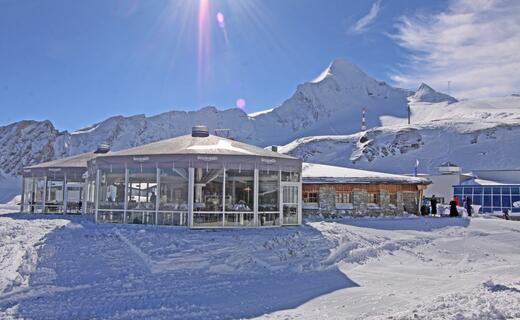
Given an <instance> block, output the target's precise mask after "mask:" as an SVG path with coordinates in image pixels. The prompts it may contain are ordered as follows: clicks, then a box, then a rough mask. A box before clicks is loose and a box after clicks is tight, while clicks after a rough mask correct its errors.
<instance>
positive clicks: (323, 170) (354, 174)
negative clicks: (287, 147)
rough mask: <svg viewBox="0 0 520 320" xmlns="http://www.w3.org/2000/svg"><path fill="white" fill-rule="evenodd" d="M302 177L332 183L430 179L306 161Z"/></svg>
mask: <svg viewBox="0 0 520 320" xmlns="http://www.w3.org/2000/svg"><path fill="white" fill-rule="evenodd" d="M302 177H303V180H304V181H305V182H308V183H312V182H330V183H353V182H355V183H371V182H400V183H427V182H428V179H425V178H418V177H410V176H404V175H397V174H389V173H383V172H377V171H368V170H359V169H352V168H347V167H338V166H329V165H323V164H317V163H308V162H304V163H303V165H302Z"/></svg>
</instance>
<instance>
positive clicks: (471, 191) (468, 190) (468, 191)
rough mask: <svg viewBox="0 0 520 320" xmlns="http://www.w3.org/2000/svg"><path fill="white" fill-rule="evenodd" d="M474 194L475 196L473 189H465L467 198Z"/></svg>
mask: <svg viewBox="0 0 520 320" xmlns="http://www.w3.org/2000/svg"><path fill="white" fill-rule="evenodd" d="M472 194H473V188H468V187H465V188H464V195H466V196H468V195H469V196H470V195H472Z"/></svg>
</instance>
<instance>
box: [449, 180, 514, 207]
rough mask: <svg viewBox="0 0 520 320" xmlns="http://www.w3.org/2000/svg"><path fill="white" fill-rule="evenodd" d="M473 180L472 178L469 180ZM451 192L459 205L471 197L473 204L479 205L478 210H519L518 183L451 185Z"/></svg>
mask: <svg viewBox="0 0 520 320" xmlns="http://www.w3.org/2000/svg"><path fill="white" fill-rule="evenodd" d="M471 182H474V180H471ZM453 194H454V195H455V197H457V198H458V199H459V203H460V205H462V203H463V202H464V201H466V199H467V198H471V200H472V203H473V204H474V205H479V206H481V207H480V212H482V213H493V212H501V213H502V212H504V210H509V212H520V184H516V185H508V184H489V185H481V184H470V183H469V182H468V184H464V185H457V186H454V187H453Z"/></svg>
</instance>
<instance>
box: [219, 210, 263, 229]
mask: <svg viewBox="0 0 520 320" xmlns="http://www.w3.org/2000/svg"><path fill="white" fill-rule="evenodd" d="M254 219H255V215H254V214H253V213H227V212H226V219H225V220H224V225H225V226H226V227H253V226H254Z"/></svg>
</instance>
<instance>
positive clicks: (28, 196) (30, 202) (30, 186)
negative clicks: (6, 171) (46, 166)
mask: <svg viewBox="0 0 520 320" xmlns="http://www.w3.org/2000/svg"><path fill="white" fill-rule="evenodd" d="M34 196H35V194H34V179H33V178H32V177H27V178H24V179H23V209H22V211H24V212H34V204H35V203H34Z"/></svg>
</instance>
